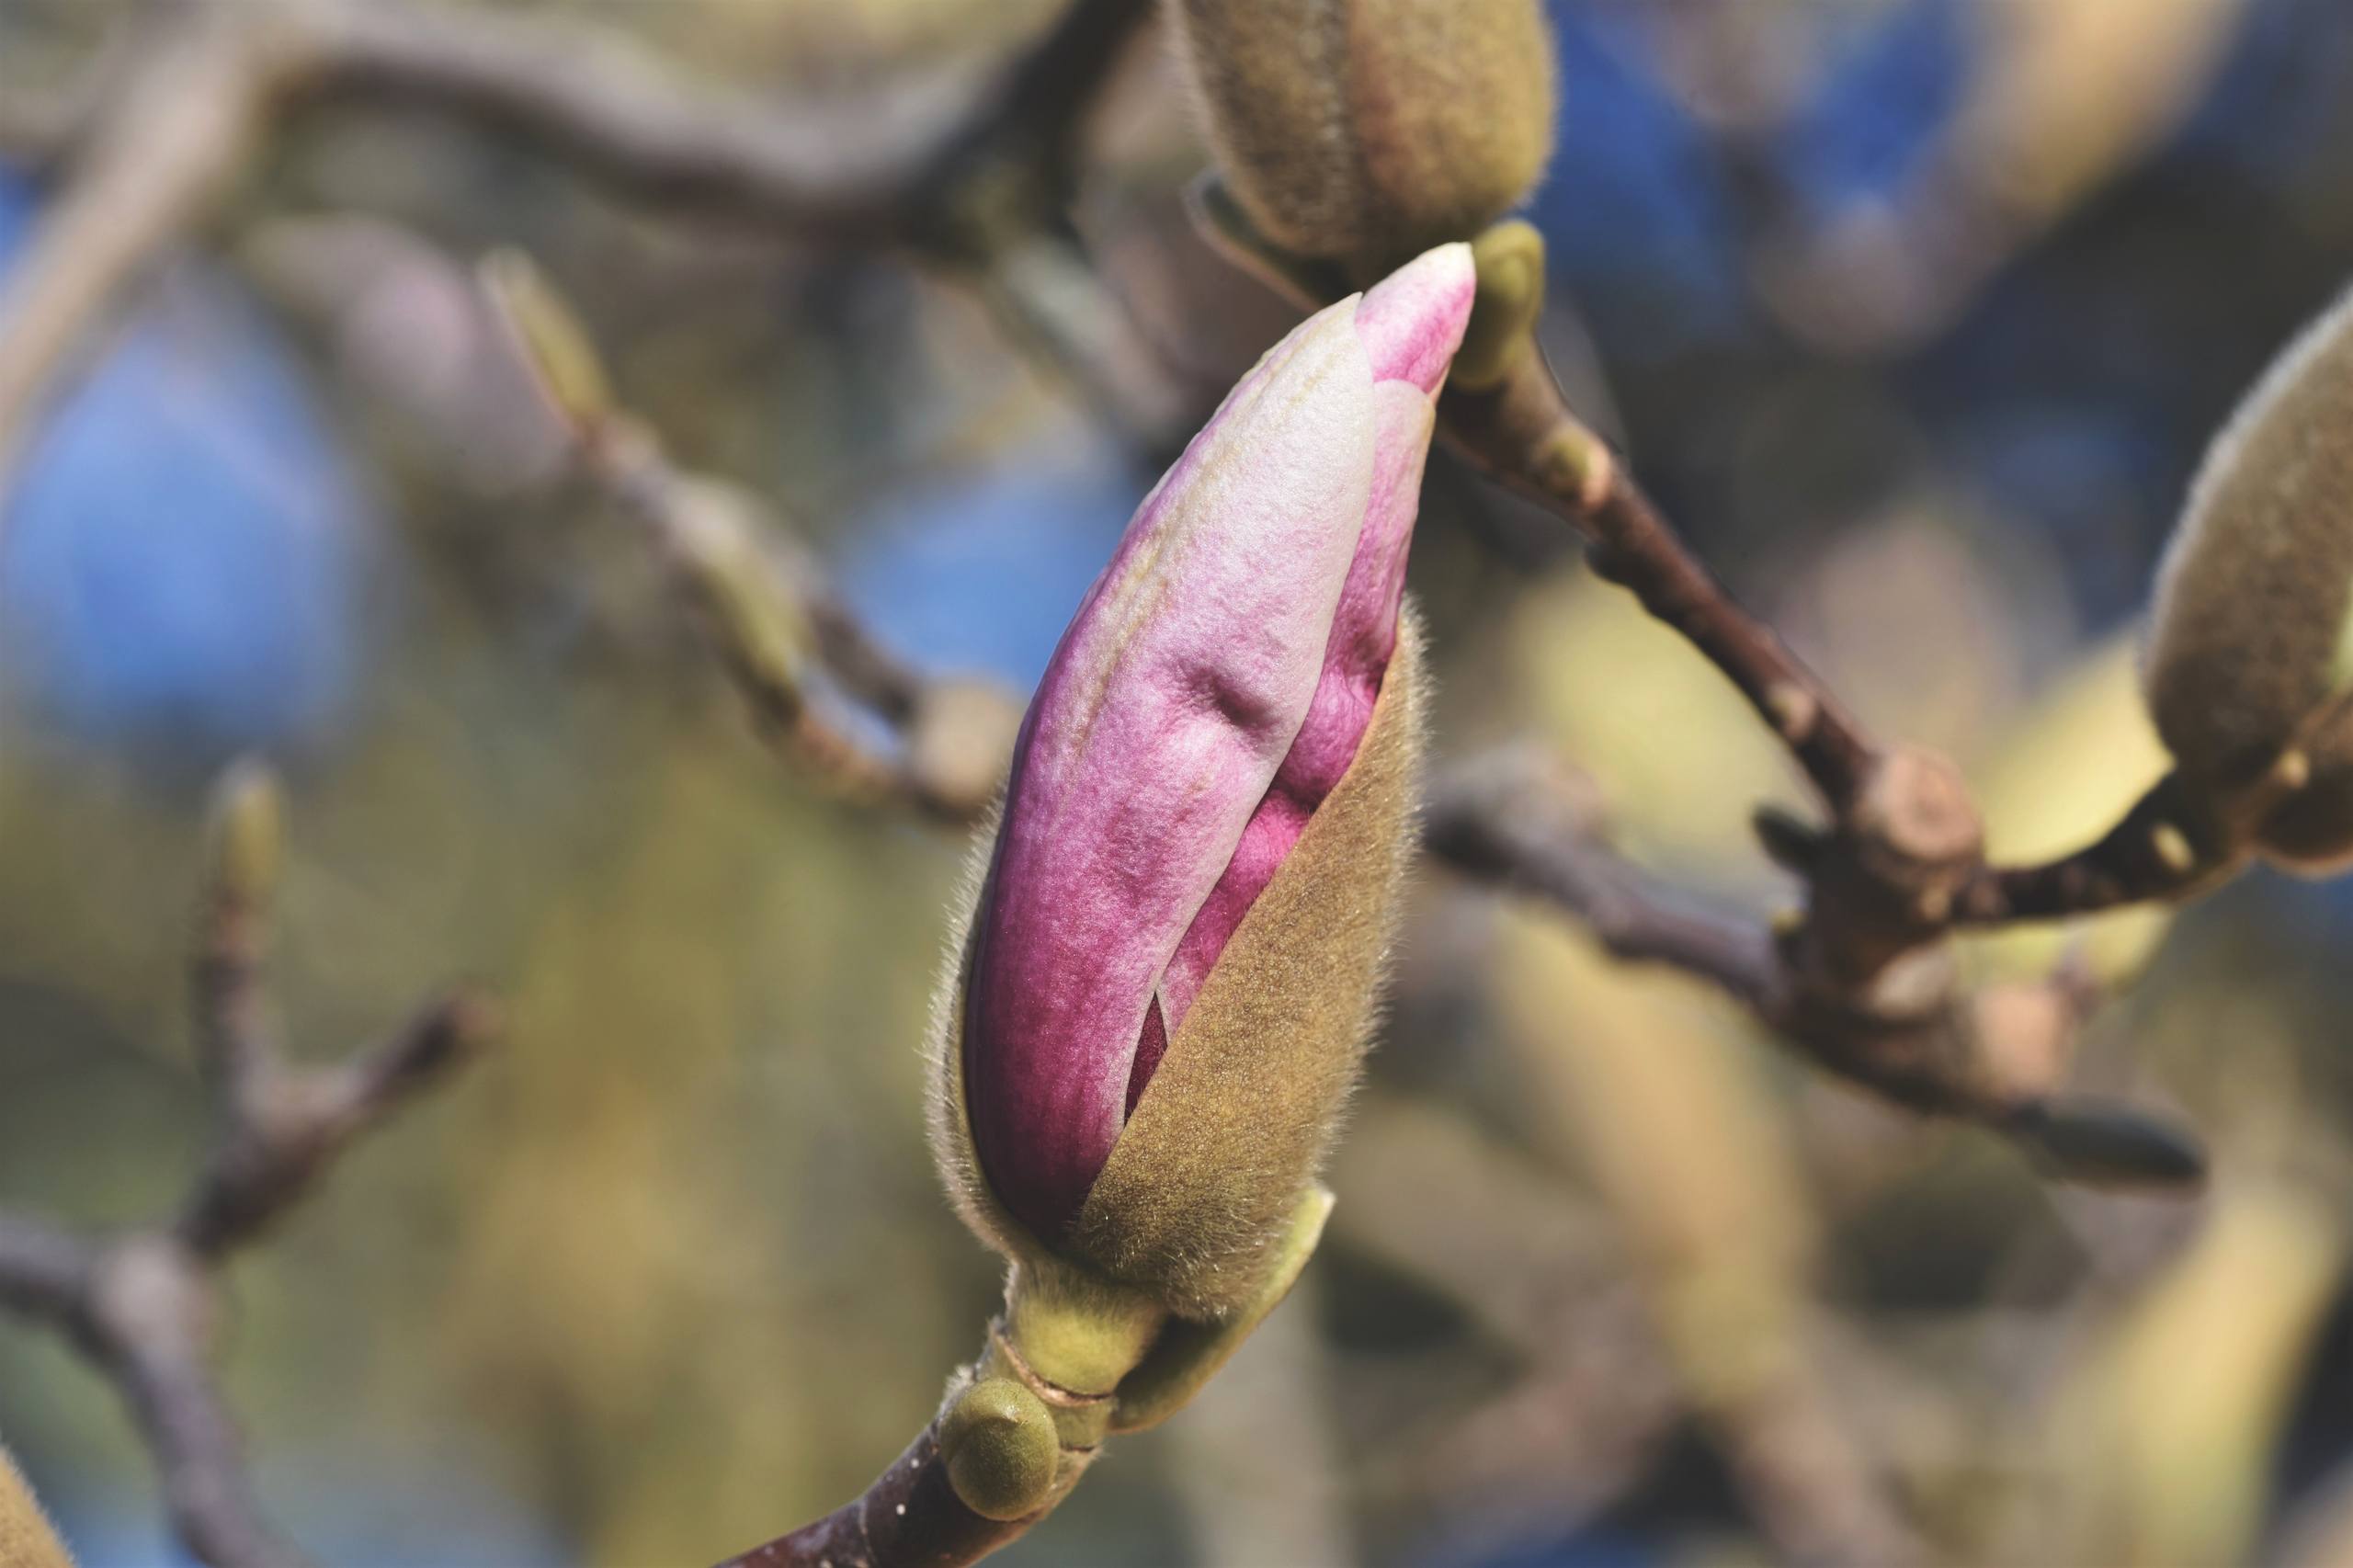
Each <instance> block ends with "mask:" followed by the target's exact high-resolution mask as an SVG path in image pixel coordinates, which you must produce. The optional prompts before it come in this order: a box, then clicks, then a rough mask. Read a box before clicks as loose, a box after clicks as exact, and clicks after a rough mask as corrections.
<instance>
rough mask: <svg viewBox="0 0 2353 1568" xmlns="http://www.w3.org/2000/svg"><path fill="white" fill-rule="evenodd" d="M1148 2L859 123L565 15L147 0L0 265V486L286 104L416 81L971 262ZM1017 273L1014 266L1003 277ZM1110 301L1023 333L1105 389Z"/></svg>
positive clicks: (1011, 242)
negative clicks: (970, 86) (792, 105)
mask: <svg viewBox="0 0 2353 1568" xmlns="http://www.w3.org/2000/svg"><path fill="white" fill-rule="evenodd" d="M1150 13H1151V7H1150V5H1149V0H1074V4H1073V5H1072V6H1071V7H1070V9H1069V10H1068V11H1067V12H1066V13H1065V14H1064V15H1063V17H1062V18H1061V19H1060V20H1059V21H1058V22H1057V23H1056V24H1055V25H1054V26H1053V27H1051V28H1049V29H1048V30H1047V31H1046V33H1045V35H1044V36H1043V37H1042V38H1041V39H1040V40H1039V41H1038V42H1037V43H1036V44H1035V45H1034V46H1033V47H1032V48H1030V49H1029V51H1027V52H1026V53H1025V54H1023V56H1022V57H1021V58H1020V59H1019V60H1017V62H1015V63H1014V64H1013V66H1012V67H1011V68H1010V69H1009V70H1008V71H1007V72H1006V74H1004V75H1003V76H1002V77H1001V78H1000V79H999V80H998V82H997V83H996V84H995V85H993V86H992V87H991V88H990V89H988V90H986V91H984V92H983V93H982V94H980V95H979V96H978V97H977V98H976V99H975V101H974V102H972V103H971V104H969V105H967V106H965V108H964V112H962V113H961V114H960V115H957V116H955V117H952V118H951V119H949V121H948V123H946V124H945V125H944V126H936V127H930V128H926V130H925V131H922V132H921V133H919V134H903V135H899V136H896V137H893V136H890V135H884V136H881V137H877V136H875V135H873V134H872V133H871V132H872V130H873V127H872V125H871V124H870V123H869V124H867V125H863V126H861V128H860V131H859V134H858V135H857V136H855V137H844V136H842V135H840V134H839V130H840V128H839V127H838V126H837V125H836V126H834V127H831V128H829V131H830V133H820V132H819V131H817V130H816V129H815V128H813V127H810V126H807V125H803V124H801V123H800V122H798V121H796V120H794V119H790V118H789V117H787V116H786V115H785V114H783V113H782V112H781V111H779V110H778V109H776V108H773V107H771V106H768V105H766V104H763V103H761V102H759V101H758V100H756V99H753V98H750V97H745V96H742V95H738V94H733V93H731V92H729V91H727V90H724V89H721V88H716V87H714V86H713V85H710V84H709V83H706V82H699V81H696V80H693V79H691V78H689V77H688V76H686V75H684V74H672V73H670V72H668V71H667V70H665V68H663V67H662V66H660V65H659V64H657V63H656V62H654V60H653V59H652V58H650V57H649V56H647V55H645V54H644V53H643V52H642V51H638V50H635V49H633V48H631V47H630V46H629V45H628V44H627V43H625V42H624V41H623V40H620V39H619V38H617V37H610V36H606V35H603V34H599V33H597V32H595V31H592V30H589V29H585V28H579V27H576V26H574V25H572V24H569V23H563V24H559V23H551V22H549V21H546V20H543V19H540V18H538V17H520V16H508V15H503V14H494V13H486V12H480V11H472V10H458V9H450V8H443V7H428V6H411V5H406V4H401V3H398V0H364V3H362V0H266V3H248V0H205V3H191V4H189V5H187V6H173V7H166V8H165V14H164V15H163V16H161V17H159V18H158V19H157V20H156V21H155V22H154V24H153V27H152V29H151V30H150V31H149V32H148V33H147V34H146V35H145V37H144V38H143V39H142V40H138V41H135V42H134V43H132V44H131V45H130V46H128V49H129V52H130V54H131V59H130V61H129V62H128V63H126V64H124V65H123V66H122V67H121V68H120V69H119V70H109V71H108V73H107V74H106V75H105V76H104V77H103V78H102V79H100V80H99V81H98V83H97V86H95V87H94V88H93V89H92V91H91V92H90V93H89V94H88V95H87V97H88V102H87V104H86V107H85V108H83V109H82V110H81V118H80V123H79V124H78V126H77V127H76V136H77V142H78V144H77V145H74V146H73V147H71V148H69V149H68V150H67V151H66V153H65V155H64V156H63V157H62V158H61V159H60V160H59V162H60V165H61V167H62V168H63V171H64V173H63V179H62V180H61V182H60V189H59V193H58V195H57V196H56V198H55V199H54V201H53V204H52V205H51V208H50V209H49V210H47V212H46V214H45V216H44V218H43V219H42V221H41V222H40V224H38V225H37V227H36V228H35V230H34V233H33V237H32V240H31V241H30V243H29V244H28V247H27V249H26V252H25V254H24V256H22V257H21V258H20V260H19V262H18V264H17V267H15V268H14V269H13V270H12V272H11V273H10V275H9V277H8V278H7V280H6V283H5V284H0V488H5V485H6V472H7V470H8V469H9V468H10V467H11V466H12V463H13V460H14V456H15V453H16V452H17V449H18V448H19V447H20V446H21V444H22V442H23V441H24V439H25V438H26V436H27V434H28V428H29V426H30V425H31V423H32V421H33V420H34V419H36V418H37V417H38V415H39V414H40V406H41V403H42V401H43V399H44V397H45V396H46V392H47V389H48V388H50V387H51V385H53V384H54V383H55V382H56V381H57V380H58V379H59V378H60V377H61V376H63V374H65V373H66V372H67V371H68V370H69V369H70V368H71V366H72V364H73V363H74V359H75V358H76V357H77V356H78V355H79V354H81V353H83V352H85V350H86V348H87V347H88V344H89V341H90V339H91V338H92V336H93V335H95V333H96V332H97V330H98V328H99V327H100V326H101V324H103V323H104V322H105V321H106V320H107V319H108V318H109V317H110V316H111V315H112V314H114V313H115V312H117V311H118V310H119V305H120V301H121V300H122V298H123V296H124V295H125V293H126V292H127V291H128V290H129V289H130V288H131V286H132V285H133V284H134V283H135V282H137V281H138V279H139V278H141V277H142V276H143V275H144V273H145V272H146V271H147V269H148V268H149V267H151V266H152V265H153V263H154V262H155V260H156V259H157V258H158V256H160V255H161V254H162V253H163V252H164V250H165V248H166V247H167V246H168V245H169V244H171V243H172V242H173V241H175V240H176V239H177V238H178V237H180V236H181V235H182V234H184V233H187V232H188V230H189V229H190V228H191V227H193V226H195V225H196V224H197V223H199V222H201V221H202V220H203V219H204V217H205V216H206V215H207V214H208V213H209V212H210V210H212V208H213V207H214V205H215V204H216V203H217V202H218V201H219V199H221V197H222V194H223V193H224V192H225V190H226V189H227V188H228V187H229V186H230V184H231V183H232V182H233V179H234V177H235V176H236V175H237V174H238V173H239V172H240V171H241V170H242V168H243V167H244V164H245V163H246V161H247V160H248V159H249V158H250V157H251V156H252V155H253V154H254V153H255V152H256V150H257V149H258V147H259V146H260V144H261V143H262V142H263V141H264V140H265V138H266V137H267V135H268V134H269V133H270V132H271V131H273V130H274V129H275V128H276V127H277V125H278V121H279V119H281V117H283V116H284V115H285V114H287V113H289V112H290V111H292V110H294V109H296V108H301V107H304V106H307V105H312V104H330V105H340V104H346V103H349V102H353V101H358V100H377V101H390V102H397V103H402V104H415V105H418V106H421V107H425V108H434V109H438V110H442V111H445V112H448V113H451V114H455V115H458V116H460V117H462V118H466V119H473V120H475V121H478V122H480V123H482V124H483V125H486V126H488V127H490V128H491V129H493V130H496V131H504V132H506V133H508V134H511V135H515V136H518V137H521V138H523V139H525V140H528V141H529V142H533V143H534V144H536V145H539V146H541V147H543V148H545V149H546V150H547V151H549V152H550V153H553V154H555V155H557V156H560V157H562V158H563V159H565V160H566V161H568V162H570V163H571V164H573V165H575V166H576V167H578V168H579V169H580V170H581V171H582V172H583V173H585V174H587V175H590V176H594V177H597V178H599V179H602V180H604V181H605V182H607V183H608V184H609V185H612V186H613V187H616V188H618V189H620V190H621V191H622V192H624V193H625V194H627V195H630V196H631V197H633V198H635V199H640V200H643V201H647V202H650V203H654V204H655V205H659V206H663V207H665V208H674V209H682V210H707V211H715V212H720V213H724V214H726V215H728V216H731V217H733V218H736V219H739V220H742V221H745V222H752V223H756V224H758V225H761V226H767V227H775V228H781V229H786V230H789V231H790V232H791V233H794V234H796V235H800V236H804V237H816V238H822V239H830V240H834V241H837V242H842V243H852V244H900V245H905V246H908V247H910V248H912V249H915V250H916V251H917V252H919V253H923V254H926V255H929V256H933V257H935V258H936V259H939V260H943V261H948V262H951V263H954V264H957V265H960V266H962V267H987V266H989V265H992V264H993V263H994V261H995V258H996V257H997V256H1000V255H1005V254H1011V255H1015V256H1019V255H1021V254H1022V251H1023V247H1025V246H1027V245H1028V244H1030V243H1032V241H1033V239H1034V238H1035V237H1036V236H1040V235H1045V236H1048V237H1050V238H1051V237H1052V236H1054V235H1057V234H1061V233H1064V231H1063V227H1062V225H1063V209H1064V208H1065V207H1066V206H1067V202H1068V197H1069V193H1070V188H1071V186H1072V184H1073V182H1074V143H1075V141H1076V138H1077V136H1078V133H1079V131H1080V130H1081V128H1082V125H1083V121H1084V119H1085V116H1086V112H1087V111H1088V110H1089V109H1090V108H1092V107H1093V104H1094V101H1095V95H1096V92H1097V89H1098V88H1099V87H1100V85H1101V84H1102V82H1103V80H1104V79H1105V77H1106V76H1107V75H1108V72H1109V68H1110V66H1111V65H1112V64H1113V63H1114V62H1116V61H1117V59H1118V58H1119V56H1120V53H1121V52H1122V51H1124V50H1125V48H1126V47H1127V45H1128V44H1129V43H1130V42H1131V41H1132V40H1133V39H1134V38H1135V37H1136V36H1137V34H1138V33H1139V32H1140V31H1141V30H1142V27H1143V25H1144V24H1145V22H1146V21H1147V20H1148V19H1149V17H1150ZM1056 243H1059V244H1063V245H1065V246H1070V245H1071V244H1072V242H1070V241H1068V240H1067V239H1066V238H1065V239H1061V240H1058V241H1057V242H1056ZM1064 276H1067V273H1065V274H1064ZM1089 278H1090V280H1091V274H1090V275H1089ZM1093 286H1094V287H1095V288H1096V289H1097V290H1099V289H1100V285H1099V282H1095V283H1094V284H1093ZM1032 292H1033V290H1031V287H1030V286H1029V284H1024V283H1017V284H1016V285H1015V286H1014V287H1013V289H1012V290H1011V292H1010V293H1009V294H1008V296H1007V298H1008V299H1012V300H1027V299H1029V297H1030V295H1031V293H1032ZM1111 310H1116V301H1111V300H1110V299H1109V296H1108V292H1107V291H1106V292H1101V293H1100V294H1099V297H1098V303H1097V306H1096V307H1093V308H1090V310H1089V311H1088V312H1086V316H1087V319H1088V321H1089V323H1090V324H1089V325H1088V326H1087V327H1086V330H1084V331H1057V332H1055V333H1053V334H1051V335H1047V336H1046V337H1045V338H1044V339H1043V341H1045V342H1046V343H1048V344H1049V346H1050V347H1052V348H1053V350H1054V352H1055V356H1056V359H1057V362H1058V363H1061V364H1063V365H1066V366H1069V367H1072V368H1073V369H1072V377H1073V380H1074V382H1075V383H1076V384H1077V385H1078V386H1079V387H1080V388H1081V389H1082V390H1085V391H1087V392H1097V391H1100V390H1101V389H1102V388H1104V387H1108V388H1111V389H1114V390H1115V391H1117V392H1120V394H1121V397H1122V398H1125V397H1126V393H1127V392H1128V391H1129V390H1130V388H1129V382H1130V381H1131V378H1127V377H1123V376H1112V375H1109V374H1108V373H1106V372H1103V371H1101V370H1099V369H1098V368H1097V362H1098V361H1100V362H1101V363H1102V364H1109V363H1114V362H1118V361H1120V360H1121V359H1123V358H1128V357H1129V356H1130V350H1129V348H1128V347H1120V345H1121V344H1124V343H1126V342H1127V341H1128V340H1129V339H1131V338H1132V329H1131V328H1130V327H1128V326H1127V325H1126V324H1125V323H1124V321H1123V320H1120V319H1118V318H1117V317H1116V316H1112V315H1110V314H1108V311H1111ZM1041 312H1042V313H1046V314H1051V313H1052V312H1044V311H1043V307H1040V306H1038V305H1036V304H1035V303H1034V302H1033V303H1032V304H1029V305H1025V306H1024V307H1023V308H1022V310H1021V312H1018V313H1017V316H1016V318H1015V319H1016V321H1017V324H1018V323H1019V322H1020V321H1021V320H1023V319H1026V318H1029V317H1034V316H1038V315H1040V313H1041ZM1001 313H1002V312H1001ZM1034 337H1035V335H1033V338H1034ZM1107 339H1109V340H1111V341H1107ZM1108 407H1109V408H1110V410H1111V411H1112V412H1113V413H1115V414H1116V415H1118V416H1119V417H1120V419H1121V420H1122V421H1126V422H1129V423H1128V426H1127V427H1128V428H1130V429H1131V431H1137V432H1142V435H1141V437H1140V438H1142V439H1143V440H1145V441H1146V442H1147V443H1148V444H1156V443H1160V442H1164V441H1165V440H1167V439H1169V438H1170V437H1171V432H1170V431H1169V429H1168V428H1167V426H1166V423H1165V421H1166V411H1165V409H1162V408H1159V407H1156V406H1151V405H1148V404H1147V403H1146V401H1145V400H1144V399H1143V397H1142V396H1141V395H1139V396H1137V397H1135V398H1133V399H1129V400H1127V401H1120V400H1115V401H1112V402H1111V403H1109V404H1108Z"/></svg>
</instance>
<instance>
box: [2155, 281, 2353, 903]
mask: <svg viewBox="0 0 2353 1568" xmlns="http://www.w3.org/2000/svg"><path fill="white" fill-rule="evenodd" d="M2348 611H2353V301H2339V302H2338V303H2337V304H2336V306H2335V307H2334V308H2333V309H2331V310H2330V311H2329V312H2328V313H2327V314H2326V315H2325V316H2323V317H2322V318H2321V320H2320V321H2318V322H2317V323H2315V324H2313V326H2311V327H2310V328H2308V329H2307V330H2306V331H2305V333H2304V335H2302V337H2300V338H2299V339H2297V341H2296V342H2295V343H2294V344H2293V345H2291V346H2290V347H2289V348H2288V349H2287V351H2286V352H2285V353H2283V354H2282V355H2281V356H2280V358H2279V360H2278V361H2277V362H2276V363H2275V364H2274V365H2273V367H2272V368H2271V369H2270V370H2269V371H2268V373H2267V374H2266V375H2265V376H2264V378H2263V381H2261V383H2260V384H2259V385H2257V386H2256V389H2255V391H2254V392H2252V393H2250V394H2249V396H2248V397H2247V400H2246V402H2245V403H2244V404H2243V405H2241V407H2240V409H2239V411H2238V413H2237V414H2236V415H2234V417H2233V418H2232V420H2231V422H2230V424H2229V426H2227V427H2226V428H2225V429H2224V430H2223V431H2222V435H2221V436H2220V437H2217V438H2216V440H2215V442H2214V445H2213V447H2212V449H2211V450H2210V451H2209V452H2208V453H2207V457H2206V462H2205V466H2204V467H2203V468H2202V469H2201V470H2200V472H2199V475H2198V480H2197V483H2196V484H2195V485H2194V487H2193V488H2192V490H2191V492H2190V497H2189V505H2188V510H2187V512H2186V513H2185V514H2184V516H2183V518H2182V521H2181V525H2180V528H2179V531H2178V532H2177V534H2176V536H2175V539H2174V542H2173V546H2172V549H2171V551H2169V552H2168V553H2167V555H2166V557H2165V565H2164V567H2163V569H2162V571H2161V573H2160V574H2159V577H2158V584H2157V593H2156V599H2155V604H2154V610H2153V613H2152V618H2151V622H2150V630H2149V651H2148V691H2149V704H2150V709H2151V711H2152V713H2153V714H2154V718H2155V720H2156V725H2157V732H2158V733H2159V734H2160V735H2162V736H2163V737H2164V738H2165V745H2166V747H2167V748H2168V749H2169V750H2170V751H2171V752H2172V753H2173V756H2174V759H2175V761H2176V762H2177V764H2178V765H2179V767H2180V771H2181V774H2182V777H2183V778H2184V779H2185V780H2186V781H2188V783H2189V785H2190V786H2191V787H2192V789H2193V790H2195V791H2196V792H2197V794H2198V795H2200V797H2202V798H2203V799H2205V800H2207V801H2210V802H2211V803H2212V804H2213V805H2215V806H2216V807H2217V808H2218V809H2222V810H2228V809H2229V808H2230V807H2231V805H2232V804H2233V802H2234V801H2235V800H2237V799H2239V798H2241V797H2244V796H2246V795H2248V794H2250V793H2251V792H2252V791H2254V790H2256V789H2257V788H2258V787H2264V788H2268V789H2271V790H2279V791H2284V792H2285V794H2286V797H2287V798H2286V800H2285V801H2284V803H2282V804H2281V805H2279V807H2277V808H2276V809H2273V810H2270V811H2268V812H2267V813H2265V814H2264V816H2263V818H2262V821H2261V822H2260V824H2258V825H2257V826H2256V828H2255V830H2254V831H2255V835H2256V839H2257V841H2258V842H2259V844H2260V845H2261V846H2262V848H2263V849H2264V851H2265V852H2266V853H2267V854H2268V855H2269V856H2270V857H2271V858H2274V859H2277V860H2279V861H2280V862H2282V863H2283V864H2286V865H2290V866H2292V867H2294V868H2296V869H2303V870H2312V871H2325V870H2328V869H2334V868H2335V867H2336V866H2338V865H2340V864H2342V863H2343V862H2344V860H2345V859H2346V858H2347V856H2348V855H2353V710H2346V709H2345V703H2344V698H2345V695H2346V693H2347V689H2348V687H2353V616H2348Z"/></svg>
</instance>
